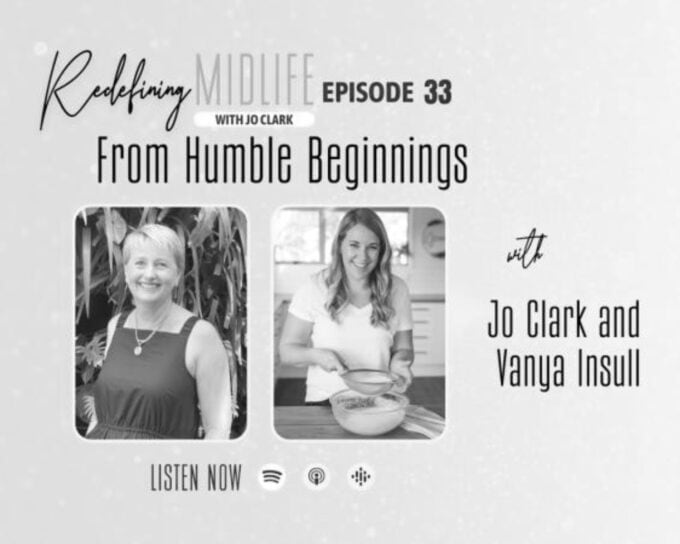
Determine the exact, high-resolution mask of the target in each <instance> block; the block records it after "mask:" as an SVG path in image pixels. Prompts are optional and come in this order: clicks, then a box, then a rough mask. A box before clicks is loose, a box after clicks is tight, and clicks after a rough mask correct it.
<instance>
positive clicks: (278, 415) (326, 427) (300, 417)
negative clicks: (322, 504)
mask: <svg viewBox="0 0 680 544" xmlns="http://www.w3.org/2000/svg"><path fill="white" fill-rule="evenodd" d="M425 408H427V409H428V410H432V411H433V412H435V413H439V414H443V412H444V407H443V405H439V404H437V405H425ZM274 427H275V428H276V431H277V432H278V434H279V435H280V436H281V437H282V438H288V439H321V440H390V439H411V440H421V439H427V437H426V436H424V435H422V434H420V433H413V432H410V431H406V430H404V429H402V428H401V427H397V428H396V429H394V430H393V431H390V432H389V433H387V434H383V435H380V436H359V435H356V434H352V433H350V432H348V431H346V430H345V429H343V428H342V427H340V425H338V423H337V422H336V421H335V418H334V417H333V413H332V411H331V408H330V406H276V407H275V408H274Z"/></svg>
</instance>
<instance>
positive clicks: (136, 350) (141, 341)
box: [133, 305, 172, 356]
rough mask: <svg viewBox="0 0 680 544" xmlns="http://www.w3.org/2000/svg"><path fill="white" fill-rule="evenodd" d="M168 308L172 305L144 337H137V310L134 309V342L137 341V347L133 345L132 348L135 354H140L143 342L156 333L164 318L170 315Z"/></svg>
mask: <svg viewBox="0 0 680 544" xmlns="http://www.w3.org/2000/svg"><path fill="white" fill-rule="evenodd" d="M170 310H172V305H170V308H169V309H168V311H167V312H166V313H165V315H164V316H163V319H161V320H160V322H159V323H158V326H157V327H156V328H155V329H153V330H152V331H151V333H149V336H147V337H146V338H139V332H138V331H137V328H138V323H137V311H136V310H135V342H137V347H135V349H134V350H133V351H134V354H135V355H137V356H140V355H141V354H142V346H144V344H146V343H147V342H148V341H149V340H151V338H152V337H153V335H154V334H156V333H157V332H158V330H159V329H160V328H161V327H162V326H163V323H165V320H166V319H167V318H168V316H169V315H170Z"/></svg>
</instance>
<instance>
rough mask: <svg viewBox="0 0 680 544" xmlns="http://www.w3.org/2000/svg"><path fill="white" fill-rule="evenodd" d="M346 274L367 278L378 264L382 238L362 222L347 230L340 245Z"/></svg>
mask: <svg viewBox="0 0 680 544" xmlns="http://www.w3.org/2000/svg"><path fill="white" fill-rule="evenodd" d="M340 253H341V254H342V264H343V267H344V269H345V274H347V276H349V277H350V278H354V279H365V278H367V277H368V276H370V274H371V272H373V270H374V269H375V267H376V266H377V265H378V259H379V258H380V239H379V238H378V237H377V236H376V235H375V234H374V233H373V231H372V230H370V229H369V228H368V227H365V226H364V225H362V224H357V225H354V226H353V227H352V228H351V229H349V230H348V231H347V234H346V235H345V238H344V239H343V241H342V244H341V245H340Z"/></svg>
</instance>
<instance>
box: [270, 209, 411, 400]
mask: <svg viewBox="0 0 680 544" xmlns="http://www.w3.org/2000/svg"><path fill="white" fill-rule="evenodd" d="M391 258H392V249H391V247H390V243H389V240H388V237H387V232H386V231H385V226H384V225H383V222H382V221H381V219H380V218H379V217H378V215H377V214H376V213H375V212H374V211H372V210H370V209H367V208H355V209H353V210H350V211H349V212H347V214H345V216H344V217H343V218H342V220H341V221H340V225H339V227H338V231H337V233H336V235H335V239H334V240H333V246H332V259H331V263H330V265H329V266H328V267H327V268H326V269H324V270H322V271H321V272H319V273H318V274H315V275H314V276H312V277H311V278H310V281H309V282H308V283H307V284H306V285H304V286H303V287H302V288H301V289H300V290H299V291H298V292H296V293H295V295H294V297H293V300H292V301H291V304H290V307H289V309H288V317H287V319H286V322H285V325H284V328H283V332H282V335H281V342H280V347H279V353H280V356H281V361H282V363H284V364H292V365H299V366H307V367H308V370H307V392H306V397H305V401H306V402H307V403H318V402H323V401H327V399H328V398H329V397H330V396H331V395H332V394H333V393H335V392H337V391H340V390H341V389H346V388H347V386H346V385H345V383H344V382H343V380H342V378H341V377H340V374H342V373H343V372H345V371H347V370H352V369H374V370H383V371H388V370H389V371H391V372H392V373H393V374H395V375H396V376H397V377H398V381H397V384H396V385H395V387H394V390H397V391H404V390H406V388H408V386H409V385H410V383H411V380H412V377H413V375H412V373H411V369H410V367H411V365H412V363H413V330H412V329H413V325H412V320H411V303H410V298H409V293H408V288H407V287H406V284H405V283H404V281H403V280H401V279H400V278H398V277H397V276H393V275H392V272H391Z"/></svg>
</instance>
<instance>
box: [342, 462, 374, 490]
mask: <svg viewBox="0 0 680 544" xmlns="http://www.w3.org/2000/svg"><path fill="white" fill-rule="evenodd" d="M347 482H348V483H349V486H350V487H353V488H354V489H359V490H361V491H365V490H366V489H369V488H370V487H371V486H372V485H373V482H375V471H374V470H373V468H371V466H370V465H367V464H366V463H357V464H356V465H354V466H352V467H350V469H349V470H348V471H347Z"/></svg>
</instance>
